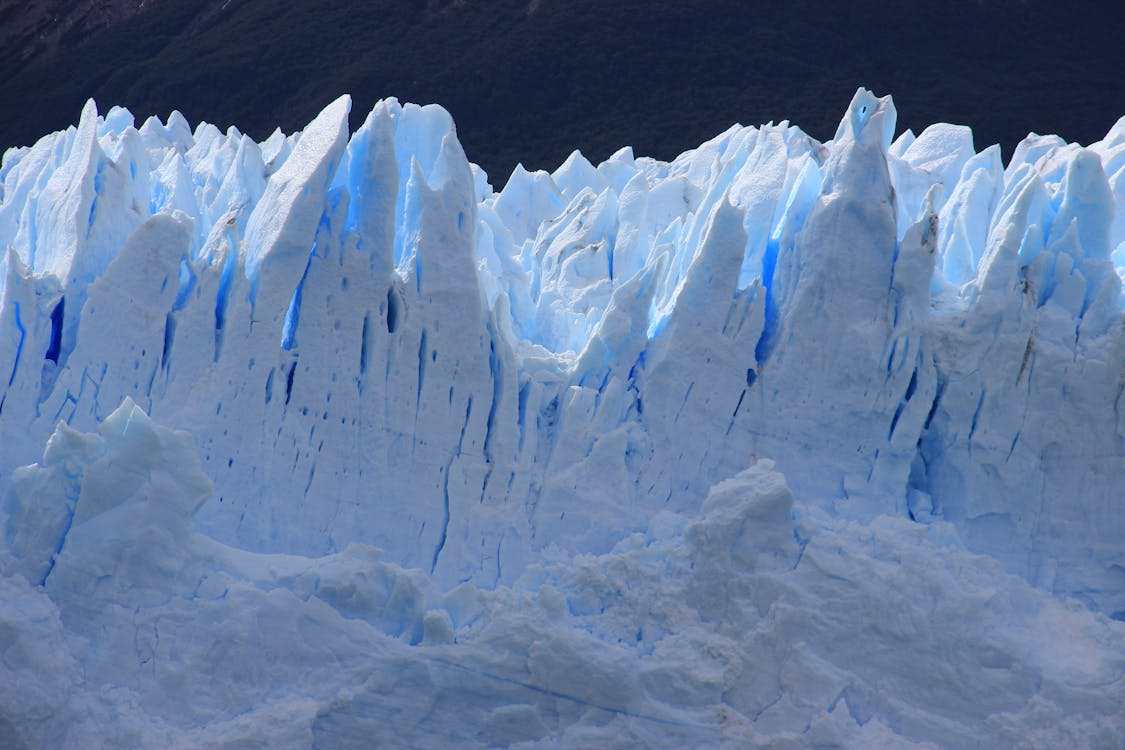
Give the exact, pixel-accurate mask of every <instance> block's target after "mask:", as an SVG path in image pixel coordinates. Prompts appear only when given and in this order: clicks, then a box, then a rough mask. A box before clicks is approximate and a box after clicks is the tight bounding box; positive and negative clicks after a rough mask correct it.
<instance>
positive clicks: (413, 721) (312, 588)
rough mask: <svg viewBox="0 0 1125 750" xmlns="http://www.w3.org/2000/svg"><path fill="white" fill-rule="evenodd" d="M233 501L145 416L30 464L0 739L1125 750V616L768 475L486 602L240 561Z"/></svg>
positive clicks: (468, 590) (187, 439)
mask: <svg viewBox="0 0 1125 750" xmlns="http://www.w3.org/2000/svg"><path fill="white" fill-rule="evenodd" d="M210 489H211V485H210V481H209V480H208V478H207V477H206V476H205V474H204V473H203V470H202V466H201V462H200V460H199V459H198V457H197V456H196V455H195V452H194V448H193V441H192V438H191V436H190V435H189V434H187V433H184V432H174V431H172V430H169V429H167V428H164V427H161V426H159V425H156V424H154V423H153V422H152V421H151V420H150V419H149V418H148V416H147V415H145V413H144V412H143V411H142V410H141V409H140V407H138V406H137V405H136V404H134V403H133V402H132V401H130V400H126V401H125V402H124V403H123V404H122V406H121V407H120V408H119V409H118V410H117V411H115V412H113V413H112V414H110V415H109V416H108V417H107V418H106V420H105V421H104V422H103V423H102V425H101V428H100V434H82V433H79V432H76V431H74V430H72V429H71V428H69V427H67V426H66V425H65V424H63V425H60V426H59V427H58V430H57V431H56V432H55V434H54V435H53V436H52V437H51V439H50V441H49V442H48V444H47V448H46V451H45V452H44V455H43V456H42V459H41V462H40V463H39V464H36V465H33V466H29V467H25V468H22V469H20V470H19V472H17V476H16V479H15V481H14V482H13V486H12V489H11V490H9V492H8V495H7V497H6V498H5V500H4V502H3V512H4V514H5V516H6V521H5V533H7V534H8V535H9V537H8V538H9V539H10V540H11V534H12V531H13V530H15V532H16V537H15V539H14V540H11V541H9V543H8V547H7V550H6V551H5V553H4V554H3V556H2V557H0V744H2V745H3V746H4V747H5V748H43V747H81V748H102V747H105V748H119V747H137V748H167V747H199V748H204V747H270V748H309V747H317V748H369V747H417V748H426V747H435V748H447V747H451V746H452V747H464V748H486V747H522V748H589V747H598V748H635V747H698V748H707V747H721V746H725V747H739V748H744V747H769V748H807V747H813V746H816V747H836V746H847V747H896V748H914V747H917V748H925V747H930V748H933V747H976V746H981V747H1042V748H1054V747H1090V748H1119V747H1120V739H1121V736H1122V732H1123V731H1125V717H1122V715H1121V706H1122V705H1123V703H1125V623H1120V622H1115V621H1112V620H1109V619H1108V618H1106V617H1105V616H1104V615H1100V614H1094V613H1091V612H1090V611H1089V610H1088V609H1086V608H1085V607H1083V606H1082V605H1080V604H1078V603H1077V602H1075V601H1073V600H1072V601H1071V602H1070V603H1063V602H1060V601H1058V600H1057V599H1056V598H1054V597H1052V596H1051V595H1050V594H1048V593H1046V592H1044V591H1042V590H1039V589H1035V588H1033V587H1031V586H1030V585H1028V584H1027V583H1026V582H1025V581H1023V580H1022V579H1020V578H1018V577H1016V576H1013V575H1011V574H1008V573H1006V572H1004V571H1003V570H1002V569H1001V567H1000V565H999V564H998V563H997V562H996V561H994V560H992V559H990V558H988V557H984V556H979V555H975V554H973V553H970V552H968V551H966V550H964V549H963V548H961V547H960V546H959V545H958V544H957V543H956V542H955V536H956V531H955V529H954V528H953V527H952V526H951V525H949V524H947V523H944V522H940V521H939V522H934V523H932V524H930V525H923V524H918V523H914V522H911V521H910V520H909V519H905V518H900V517H891V516H879V517H877V518H876V519H874V520H873V521H872V522H870V523H862V522H856V521H847V520H842V519H839V518H833V517H832V516H831V515H830V514H828V513H827V512H826V511H824V510H823V509H821V508H817V507H815V506H809V505H804V504H799V503H795V502H794V498H793V496H792V494H791V493H790V491H789V489H788V487H787V485H786V482H785V480H784V478H783V477H782V476H781V474H779V473H778V472H777V471H776V470H775V468H774V465H773V463H772V462H770V461H766V460H762V461H758V462H756V463H753V464H752V465H751V466H750V467H749V468H747V469H744V470H743V471H741V472H739V473H738V474H736V475H735V476H733V477H732V478H729V479H727V480H724V481H723V482H721V483H719V484H717V485H716V486H715V487H713V488H712V489H711V490H710V491H709V493H708V494H707V495H706V498H705V499H704V501H703V503H702V504H701V506H700V507H699V509H698V510H696V511H694V512H691V513H677V512H672V511H662V512H660V513H658V514H656V515H655V516H654V517H653V518H652V520H651V522H650V523H648V524H647V527H646V528H645V529H644V530H643V531H641V532H636V533H633V534H630V535H628V536H626V537H624V538H623V539H621V540H619V541H618V542H617V543H616V544H615V545H614V547H613V548H612V549H611V550H609V551H607V552H605V553H603V554H600V555H573V556H572V555H567V554H561V555H560V556H559V559H558V560H556V561H555V562H552V563H543V564H535V565H531V566H529V567H528V569H527V570H526V571H525V572H524V574H523V575H522V576H521V577H520V578H519V579H518V580H517V581H515V582H514V584H513V585H511V586H504V585H501V586H498V587H496V588H494V589H491V590H485V589H481V588H479V587H477V586H474V585H473V584H470V583H464V584H460V585H459V586H456V587H454V588H451V589H448V590H443V589H441V588H439V587H437V586H435V585H434V583H433V581H432V580H431V579H430V578H429V576H427V575H426V574H425V572H423V571H421V570H405V569H403V568H401V567H399V566H398V565H395V564H394V563H392V562H389V561H387V560H386V559H385V557H384V555H383V554H382V553H381V552H380V551H379V550H377V549H375V548H373V547H370V546H367V545H363V544H352V545H349V546H347V547H346V548H345V549H344V550H342V551H341V552H337V553H333V554H330V555H327V556H324V557H319V558H309V557H298V556H292V555H276V554H260V553H251V552H246V551H243V550H239V549H236V548H232V547H228V546H226V545H223V544H221V543H219V542H216V541H214V540H213V539H211V538H210V537H208V536H205V535H203V534H200V533H198V532H197V531H196V530H195V529H194V524H193V520H192V519H193V516H194V515H195V514H196V513H197V512H198V509H199V507H200V504H201V503H202V502H203V501H204V499H205V498H206V497H207V495H208V492H209V490H210ZM40 504H42V505H43V506H45V507H44V510H43V511H42V512H37V513H33V512H31V510H32V509H34V508H35V507H37V506H38V505H40ZM17 518H18V519H19V520H18V522H17V523H15V524H13V519H17ZM44 560H49V561H50V562H49V563H46V564H45V563H44Z"/></svg>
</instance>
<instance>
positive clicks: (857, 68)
mask: <svg viewBox="0 0 1125 750" xmlns="http://www.w3.org/2000/svg"><path fill="white" fill-rule="evenodd" d="M1116 6H1117V3H1115V2H1098V1H1095V0H1076V1H1075V2H1071V3H1069V4H1067V7H1066V9H1065V12H1064V11H1062V10H1061V9H1060V6H1059V5H1058V4H1056V3H1050V2H1045V1H1044V0H993V1H988V2H977V0H948V1H947V2H941V3H934V2H920V1H918V0H904V2H901V3H897V4H888V3H885V2H876V1H875V0H854V2H852V3H850V4H845V5H840V4H835V3H833V4H829V3H823V2H818V1H816V0H793V1H792V2H787V3H776V2H775V3H759V2H753V1H749V2H747V1H742V0H688V1H686V2H685V1H680V2H668V1H666V0H656V1H651V0H644V1H642V0H618V1H617V2H613V3H604V2H596V1H595V0H565V1H564V0H533V2H531V3H530V4H529V3H528V2H527V0H476V1H474V0H464V1H458V2H450V1H448V0H447V1H445V2H440V1H435V0H430V1H429V2H426V0H378V1H377V2H368V3H356V2H354V1H345V0H322V1H320V2H315V3H313V2H302V1H300V0H242V1H241V2H239V1H238V0H233V1H232V2H230V3H229V4H228V5H227V7H226V9H225V10H224V11H222V12H217V7H216V3H215V2H214V1H213V0H164V1H163V2H159V3H157V4H156V5H154V6H151V7H150V8H148V9H147V10H146V11H145V12H144V13H142V14H140V15H138V16H136V17H134V18H131V19H130V20H127V21H124V22H122V23H120V24H117V25H115V26H112V27H110V28H109V29H108V30H106V31H104V32H101V33H99V34H96V35H94V36H92V37H90V38H88V39H87V40H86V41H84V42H81V43H79V44H76V45H74V46H69V47H66V48H64V49H63V50H61V51H60V52H58V53H57V54H55V55H54V56H53V57H51V58H49V59H47V60H44V61H41V62H39V63H37V64H34V65H31V66H26V67H24V68H22V69H21V70H19V71H17V72H16V73H14V74H12V75H10V76H9V77H7V78H5V77H4V76H3V74H2V73H0V147H2V146H12V145H22V144H27V143H30V142H32V141H33V140H34V139H35V138H37V137H38V136H39V135H41V134H43V133H45V132H48V131H50V130H55V129H58V128H61V127H65V126H66V125H67V124H70V123H72V122H73V121H74V120H75V119H76V118H77V115H78V112H79V110H80V108H81V106H82V102H83V101H84V100H85V98H86V97H88V96H94V97H95V98H96V99H97V100H98V102H99V104H100V105H101V106H102V108H103V109H104V108H108V106H109V105H111V104H115V103H120V104H124V105H126V106H128V107H129V108H130V109H132V110H133V112H134V114H136V115H137V116H138V118H142V117H144V116H147V115H148V114H153V113H156V114H160V115H161V116H164V115H167V113H168V112H169V111H170V110H172V109H179V110H180V111H182V112H183V113H184V114H185V115H186V116H187V117H188V119H189V120H191V121H192V122H196V121H198V120H201V119H204V120H208V121H211V122H215V123H216V124H219V125H220V126H224V127H225V126H226V125H229V124H236V125H238V127H239V128H241V129H243V130H245V131H247V132H249V133H251V134H252V135H254V136H256V137H264V136H266V135H268V133H269V132H270V131H271V130H272V129H273V127H274V126H276V125H280V126H281V127H282V128H283V129H284V130H286V131H289V130H293V129H296V128H300V127H302V126H303V125H304V123H305V122H307V121H308V119H309V118H311V117H312V116H313V115H314V114H315V113H316V112H317V111H318V110H319V109H320V108H321V107H322V106H323V105H324V104H326V103H327V102H328V101H330V100H331V99H333V98H334V97H336V96H337V95H339V94H340V93H342V92H345V91H346V92H351V93H352V94H353V96H354V97H355V113H354V114H355V119H356V121H357V122H358V121H359V120H360V119H361V118H362V117H363V115H364V114H365V113H366V111H367V110H368V109H369V108H370V107H371V105H372V104H374V102H375V101H376V100H377V99H379V98H380V97H383V96H391V95H394V96H398V97H399V98H401V99H404V100H410V101H417V102H439V103H441V104H443V105H444V106H445V107H447V108H448V109H449V110H450V111H451V112H452V113H453V115H454V117H455V118H456V120H457V123H458V129H459V133H460V135H461V138H462V141H463V143H464V145H465V149H466V151H467V152H468V154H469V157H470V158H471V159H472V160H474V161H477V162H478V163H480V164H481V165H482V166H484V167H485V168H486V169H487V170H488V171H489V173H490V174H492V175H493V181H494V182H502V181H503V178H505V177H506V176H507V173H508V172H509V171H510V170H511V168H512V167H513V166H514V164H515V163H516V162H517V161H522V162H523V163H524V164H525V165H526V166H528V167H531V168H553V167H554V166H557V165H558V164H559V163H560V162H561V161H562V160H563V159H564V158H565V157H566V155H567V154H568V153H569V151H570V150H571V149H572V148H575V147H578V148H581V149H582V150H583V152H585V153H586V154H587V155H588V156H589V157H590V158H591V159H594V160H598V159H602V158H604V157H606V156H608V155H609V154H610V153H611V152H612V151H614V150H615V149H616V148H618V147H619V146H621V145H625V144H630V145H633V146H634V147H635V150H636V152H637V154H638V155H641V154H647V155H653V156H657V157H661V158H671V157H673V156H675V155H676V154H677V153H679V152H680V151H682V150H683V149H685V148H690V147H692V146H694V145H696V144H698V143H699V142H700V141H702V140H704V139H705V138H708V137H710V136H712V135H714V134H715V133H717V132H719V131H721V130H723V129H725V128H726V127H727V126H729V125H730V124H731V123H733V122H736V121H737V122H742V123H745V124H757V123H761V122H764V121H767V120H771V119H773V120H776V119H779V118H783V117H784V118H788V119H790V120H791V121H793V122H794V123H796V124H798V125H800V126H801V127H803V128H804V129H805V130H806V131H808V132H809V133H811V134H812V135H814V136H816V137H818V138H829V137H831V136H832V134H833V132H834V130H835V126H836V123H837V122H838V120H839V117H840V115H841V113H842V111H843V109H844V107H845V106H846V104H847V102H848V100H849V99H850V97H851V95H852V93H853V92H854V90H855V88H856V86H858V85H864V86H868V87H870V88H873V89H874V90H875V91H876V92H877V93H880V94H882V93H887V92H889V93H892V94H894V96H895V101H896V104H897V106H898V110H899V115H900V120H899V123H900V130H901V129H905V128H906V127H912V128H915V130H919V129H921V128H922V127H924V126H925V125H926V124H929V123H931V122H936V121H949V122H958V123H964V124H967V125H971V126H972V127H973V129H974V132H975V133H976V141H977V146H978V148H979V147H982V146H985V145H988V144H989V143H994V142H999V143H1001V144H1002V146H1003V147H1004V153H1005V155H1006V156H1007V155H1008V154H1010V153H1011V149H1012V147H1013V146H1014V145H1015V143H1017V142H1018V141H1019V139H1020V138H1022V137H1023V136H1024V135H1026V133H1027V132H1028V131H1029V130H1035V131H1038V132H1057V133H1060V134H1062V135H1063V136H1065V137H1066V138H1068V139H1071V140H1077V141H1080V142H1088V141H1090V140H1096V139H1098V138H1100V137H1101V136H1102V135H1103V134H1104V133H1105V131H1106V130H1107V129H1108V128H1109V127H1110V126H1111V125H1112V124H1113V122H1114V121H1115V120H1116V119H1117V117H1118V116H1119V115H1121V114H1125V76H1122V74H1121V71H1122V70H1123V69H1125V45H1122V44H1121V40H1120V30H1121V28H1122V26H1121V21H1120V19H1119V18H1118V17H1117V15H1118V13H1117V10H1118V9H1117V8H1116ZM842 9H846V10H847V12H846V13H841V10H842Z"/></svg>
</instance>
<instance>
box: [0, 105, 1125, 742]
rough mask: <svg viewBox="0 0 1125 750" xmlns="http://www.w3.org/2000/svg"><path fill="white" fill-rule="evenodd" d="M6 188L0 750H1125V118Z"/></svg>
mask: <svg viewBox="0 0 1125 750" xmlns="http://www.w3.org/2000/svg"><path fill="white" fill-rule="evenodd" d="M350 108H351V102H350V99H349V98H348V97H346V96H345V97H341V98H340V99H338V100H336V101H335V102H333V103H332V104H330V105H329V106H328V107H326V108H325V109H324V110H323V111H322V112H321V113H320V114H319V115H318V116H317V117H316V118H315V119H314V120H313V121H312V122H311V123H309V125H308V126H307V127H306V128H305V129H304V130H303V131H301V132H299V133H293V134H291V135H285V134H283V133H281V132H280V131H278V132H275V133H274V134H273V135H272V136H271V137H269V138H268V139H266V140H265V141H263V142H260V143H259V142H255V141H254V140H253V139H252V138H250V137H248V136H246V135H244V134H242V133H240V132H239V131H238V130H237V129H235V128H231V129H229V130H228V131H227V132H225V133H224V132H222V131H220V130H219V129H217V128H215V127H214V126H212V125H208V124H200V125H199V126H197V127H196V128H195V129H194V130H193V129H192V128H191V126H190V125H189V124H188V122H187V121H186V120H185V119H184V118H183V117H182V116H181V115H179V114H178V113H173V114H172V115H171V116H170V117H168V119H167V120H166V121H162V120H160V119H157V118H150V119H148V120H146V121H145V122H143V123H142V124H140V126H139V127H138V126H137V124H136V123H135V121H134V118H133V116H132V115H131V114H130V113H129V112H128V111H126V110H124V109H121V108H116V107H115V108H113V109H110V110H109V111H108V112H107V113H105V114H104V115H103V114H99V112H98V109H97V107H96V106H95V104H94V103H93V102H89V103H87V105H86V107H85V108H84V109H83V111H82V113H81V118H80V121H79V123H78V125H77V126H76V127H71V128H69V129H68V130H65V131H61V132H58V133H54V134H50V135H47V136H45V137H44V138H42V139H41V140H40V141H39V142H37V143H36V144H35V145H34V146H31V147H26V148H20V149H11V150H9V151H8V152H7V153H5V154H4V159H3V163H2V166H0V251H2V253H3V255H2V257H0V746H3V747H12V748H29V749H30V748H54V747H59V748H68V747H74V748H79V747H80V748H100V747H105V748H119V747H143V748H166V747H212V748H234V747H242V748H244V747H270V748H350V747H354V748H368V747H443V748H445V747H453V746H455V747H465V748H493V747H519V748H527V749H529V750H530V749H531V748H544V749H546V748H586V747H598V748H614V747H620V748H633V747H700V748H703V747H716V748H717V747H737V748H742V747H761V748H807V747H814V746H817V747H820V746H823V747H894V748H970V747H982V748H983V747H990V748H991V747H1025V748H1057V747H1088V748H1105V749H1106V750H1110V749H1114V750H1121V748H1123V747H1125V295H1123V293H1122V279H1123V278H1125V118H1122V119H1121V120H1120V121H1118V123H1117V124H1116V125H1115V126H1114V127H1113V128H1112V129H1111V130H1110V132H1109V133H1108V134H1107V135H1106V137H1105V138H1104V139H1103V140H1101V141H1099V142H1097V143H1093V144H1090V145H1088V146H1086V147H1082V146H1080V145H1077V144H1069V143H1066V142H1065V141H1064V140H1063V139H1061V138H1059V137H1056V136H1039V135H1034V134H1032V135H1029V136H1028V138H1027V139H1025V140H1024V141H1023V142H1022V143H1021V144H1020V145H1019V147H1018V148H1017V149H1016V150H1015V152H1014V153H1013V154H1012V155H1011V158H1010V159H1009V160H1008V162H1007V164H1005V163H1004V162H1003V160H1002V159H1001V154H1000V151H999V148H998V147H996V146H992V147H989V148H985V149H984V150H982V151H979V152H978V151H976V150H975V146H974V143H973V138H972V133H971V131H970V130H969V129H968V128H966V127H961V126H955V125H947V124H937V125H932V126H930V127H929V128H926V129H925V130H924V131H923V132H921V133H920V134H918V135H915V134H913V133H912V132H911V131H906V132H905V133H903V134H901V135H899V136H898V137H897V138H895V125H896V113H895V108H894V104H893V102H892V101H891V98H890V97H882V98H879V97H876V96H875V95H873V94H872V93H870V92H868V91H866V90H864V89H860V90H859V91H858V92H857V93H856V95H855V97H854V98H853V100H852V103H851V105H850V107H849V109H848V111H847V112H846V113H845V114H844V116H843V119H842V121H841V123H840V126H839V129H838V130H837V132H836V135H835V137H834V138H833V139H832V140H830V141H827V142H824V143H821V142H818V141H817V140H815V139H813V138H811V137H810V136H808V135H806V134H805V133H803V132H802V131H801V130H800V129H799V128H798V127H795V126H792V125H790V124H789V123H788V122H781V123H780V124H774V123H770V124H767V125H763V126H761V127H743V126H738V125H736V126H733V127H731V128H730V129H729V130H727V131H726V132H724V133H722V134H720V135H719V136H717V137H715V138H714V139H712V140H710V141H708V142H706V143H704V144H702V145H700V146H699V147H698V148H696V149H694V150H692V151H688V152H686V153H684V154H682V155H681V156H680V157H678V158H677V159H675V160H674V161H672V162H660V161H656V160H653V159H649V158H645V157H636V156H635V155H634V154H633V152H632V151H631V150H630V149H628V148H624V149H622V150H621V151H618V152H617V153H616V154H614V155H613V156H611V157H610V158H609V159H607V160H606V161H604V162H602V163H601V164H598V165H596V166H595V165H594V164H592V163H591V162H590V161H588V160H587V159H586V158H584V157H583V156H582V154H580V153H579V152H577V151H576V152H574V153H573V154H572V155H571V156H570V157H569V158H568V159H567V160H566V161H565V162H564V163H563V164H562V165H561V166H559V167H558V168H557V169H556V170H555V171H554V172H551V173H548V172H544V171H536V172H528V171H526V170H525V169H523V168H522V167H517V169H516V170H515V172H514V173H513V174H512V175H511V176H510V177H509V178H508V180H507V183H506V184H505V185H504V186H503V187H502V188H501V189H499V190H498V191H497V190H495V189H494V187H493V186H492V184H490V182H489V176H488V175H486V174H485V173H484V172H482V171H481V170H480V169H479V168H478V167H476V166H475V165H474V164H472V163H470V162H469V160H468V159H467V158H466V156H465V154H464V152H463V151H462V148H461V146H460V144H459V142H458V139H457V134H456V130H455V127H454V123H453V121H452V119H451V117H450V116H449V114H448V113H447V112H446V111H445V110H443V109H442V108H440V107H439V106H436V105H429V106H416V105H413V104H400V103H399V102H398V101H397V100H394V99H388V100H384V101H382V102H380V103H379V104H377V105H376V106H375V108H374V109H373V110H372V111H371V113H370V114H369V115H368V116H367V118H366V120H365V122H364V123H363V125H362V126H361V127H360V128H359V129H358V130H357V131H356V132H354V133H351V132H349V128H348V116H349V113H350Z"/></svg>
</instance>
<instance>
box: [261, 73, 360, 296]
mask: <svg viewBox="0 0 1125 750" xmlns="http://www.w3.org/2000/svg"><path fill="white" fill-rule="evenodd" d="M351 106H352V100H351V97H350V96H348V95H347V94H345V95H343V96H341V97H340V98H338V99H336V100H335V101H334V102H332V103H331V104H329V105H328V106H327V107H325V108H324V110H323V111H322V112H321V113H320V114H319V115H317V116H316V118H314V119H313V121H312V122H310V123H309V125H308V127H306V128H305V130H304V135H303V137H302V138H301V140H300V141H299V142H298V143H297V145H296V146H295V147H294V149H293V153H292V154H290V156H289V158H288V159H286V160H285V164H283V165H282V167H281V169H279V170H278V171H277V173H276V174H274V175H273V176H272V177H270V180H269V183H268V184H267V185H266V190H265V193H264V194H263V196H262V199H261V201H259V202H258V205H257V207H256V208H255V210H254V213H253V215H252V216H251V217H250V221H249V223H248V224H247V226H246V250H245V252H246V261H245V268H246V278H247V279H249V280H250V282H251V288H252V289H256V282H257V276H258V267H259V265H261V263H262V262H263V261H264V260H265V258H266V256H267V255H269V254H271V253H273V252H277V251H278V250H279V249H280V248H281V247H282V246H285V247H286V248H287V251H286V252H287V253H288V252H293V253H301V252H303V253H305V254H306V255H307V254H308V252H309V249H310V248H311V247H312V241H313V237H314V235H315V232H316V227H317V225H318V224H319V223H320V215H321V213H322V211H323V209H324V195H325V193H326V192H327V190H328V185H329V183H330V182H331V180H332V177H333V176H334V175H335V173H336V166H337V165H338V164H339V162H340V157H341V156H342V155H343V151H344V148H345V146H346V145H347V141H348V112H349V111H350V110H351ZM302 264H303V260H302Z"/></svg>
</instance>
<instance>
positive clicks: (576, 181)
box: [551, 149, 609, 202]
mask: <svg viewBox="0 0 1125 750" xmlns="http://www.w3.org/2000/svg"><path fill="white" fill-rule="evenodd" d="M551 178H552V179H554V181H555V185H557V186H558V188H559V190H561V191H562V194H563V196H564V197H565V198H566V200H567V201H568V202H569V201H572V200H574V197H575V196H576V195H578V194H579V193H580V192H582V190H584V189H586V188H590V189H592V190H593V191H594V192H595V193H600V192H601V191H602V190H604V189H605V188H606V187H608V186H609V182H608V181H607V180H606V178H605V177H603V176H602V174H601V173H600V172H599V171H598V170H597V169H596V168H595V167H594V165H593V164H591V163H590V161H589V159H587V158H586V157H585V156H583V155H582V152H581V151H579V150H578V149H575V150H574V151H572V152H570V156H568V157H566V161H564V162H563V163H562V165H560V166H559V168H558V169H556V170H555V171H554V172H552V173H551Z"/></svg>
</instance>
